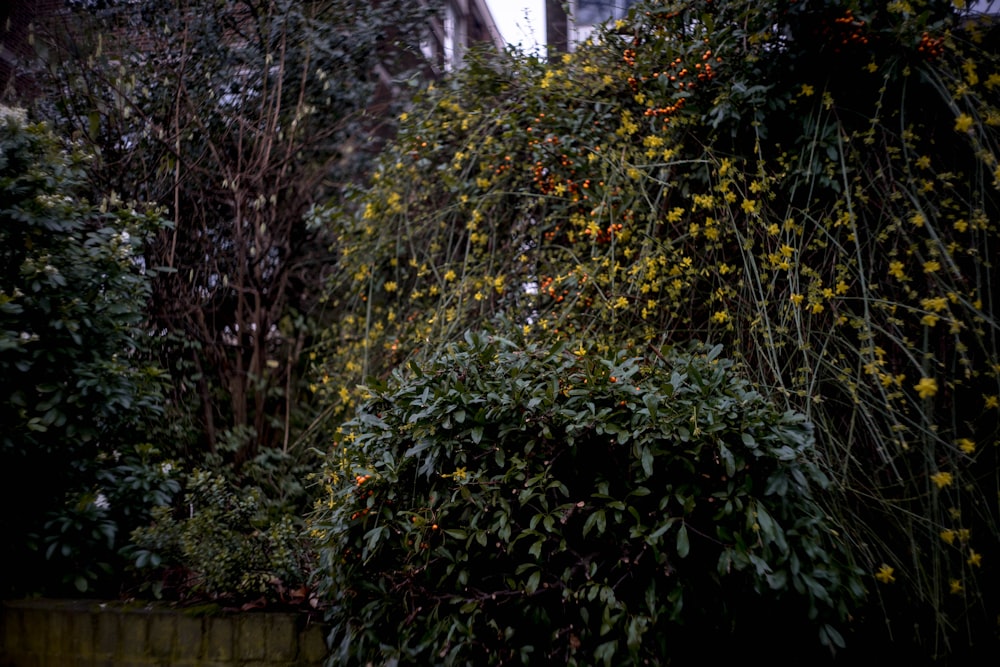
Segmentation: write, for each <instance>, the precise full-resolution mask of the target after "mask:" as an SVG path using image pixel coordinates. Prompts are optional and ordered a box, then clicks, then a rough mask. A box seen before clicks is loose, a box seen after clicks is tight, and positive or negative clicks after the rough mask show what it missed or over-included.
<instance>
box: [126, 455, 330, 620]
mask: <svg viewBox="0 0 1000 667" xmlns="http://www.w3.org/2000/svg"><path fill="white" fill-rule="evenodd" d="M280 467H281V462H280V461H267V460H260V459H258V460H255V461H252V462H248V464H247V472H248V473H252V472H265V473H266V472H275V471H280ZM281 472H282V477H281V479H282V481H285V480H290V479H294V476H293V474H292V473H294V472H297V471H292V472H291V473H290V472H288V471H281ZM302 475H303V476H304V473H303V474H302ZM231 477H232V475H231V474H230V475H226V474H225V470H224V469H223V470H222V471H221V472H213V471H210V470H206V469H201V470H195V471H193V472H192V473H191V474H190V475H188V476H187V477H186V478H185V480H184V482H185V484H184V487H185V494H184V502H183V504H182V505H181V511H177V510H176V509H175V508H174V507H172V506H169V505H163V506H160V507H158V508H157V509H156V510H155V511H154V513H153V516H152V517H151V521H150V522H149V523H148V524H147V525H144V526H140V527H138V528H137V529H136V530H135V531H134V532H133V533H132V535H131V536H130V541H129V547H128V549H127V553H128V556H129V558H130V560H131V562H132V563H133V564H134V566H135V572H136V579H137V580H138V581H139V582H141V585H140V588H144V589H146V590H147V591H148V593H149V594H152V595H154V596H155V597H158V598H167V599H171V600H179V601H182V602H184V603H185V604H192V603H196V602H205V601H209V602H213V603H217V604H220V605H226V606H228V607H242V608H257V607H264V606H268V607H274V606H282V607H285V608H289V607H302V608H306V609H311V608H313V607H315V606H317V604H318V601H317V599H316V597H315V595H314V594H313V593H312V590H311V589H310V588H309V587H308V586H307V582H308V580H309V577H310V573H311V572H312V569H313V567H314V565H315V552H314V550H313V548H312V544H311V542H310V541H309V540H308V539H306V538H304V537H303V532H302V525H301V520H300V519H299V518H298V516H299V515H300V512H297V511H295V510H298V509H299V508H298V507H295V506H293V507H285V506H282V504H281V502H280V498H281V496H282V495H284V496H286V497H287V496H294V495H295V494H294V490H293V489H284V493H283V494H282V493H281V492H279V491H278V490H276V489H274V488H270V487H268V486H267V485H266V484H250V483H245V484H244V485H243V486H239V485H237V484H236V483H235V482H234V481H233V480H232V479H231Z"/></svg>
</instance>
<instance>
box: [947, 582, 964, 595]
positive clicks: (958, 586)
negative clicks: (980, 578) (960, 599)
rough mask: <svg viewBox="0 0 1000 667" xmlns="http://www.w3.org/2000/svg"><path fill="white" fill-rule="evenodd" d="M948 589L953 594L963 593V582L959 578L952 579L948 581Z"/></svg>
mask: <svg viewBox="0 0 1000 667" xmlns="http://www.w3.org/2000/svg"><path fill="white" fill-rule="evenodd" d="M948 589H949V590H950V591H951V593H952V594H953V595H961V593H962V582H961V581H960V580H958V579H952V580H951V581H950V582H948Z"/></svg>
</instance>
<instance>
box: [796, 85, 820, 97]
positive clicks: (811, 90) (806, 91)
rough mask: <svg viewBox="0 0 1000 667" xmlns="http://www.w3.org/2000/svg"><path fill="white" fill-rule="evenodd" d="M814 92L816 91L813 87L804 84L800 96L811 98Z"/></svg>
mask: <svg viewBox="0 0 1000 667" xmlns="http://www.w3.org/2000/svg"><path fill="white" fill-rule="evenodd" d="M814 92H816V91H815V89H814V88H813V87H812V86H810V85H809V84H808V83H803V84H802V90H801V92H799V95H800V96H804V97H810V96H811V95H812V94H813V93H814Z"/></svg>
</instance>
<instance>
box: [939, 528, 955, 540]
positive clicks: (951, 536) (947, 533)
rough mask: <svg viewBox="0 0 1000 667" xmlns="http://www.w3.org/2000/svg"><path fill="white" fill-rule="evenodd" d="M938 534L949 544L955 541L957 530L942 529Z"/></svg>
mask: <svg viewBox="0 0 1000 667" xmlns="http://www.w3.org/2000/svg"><path fill="white" fill-rule="evenodd" d="M938 536H939V537H940V538H941V539H942V540H944V541H945V543H947V544H954V543H955V531H954V530H952V529H950V528H949V529H948V530H942V531H941V532H940V533H938Z"/></svg>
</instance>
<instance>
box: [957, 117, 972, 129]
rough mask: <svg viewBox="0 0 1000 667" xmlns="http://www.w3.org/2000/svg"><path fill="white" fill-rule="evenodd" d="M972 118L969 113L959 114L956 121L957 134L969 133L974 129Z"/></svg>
mask: <svg viewBox="0 0 1000 667" xmlns="http://www.w3.org/2000/svg"><path fill="white" fill-rule="evenodd" d="M972 122H973V121H972V116H970V115H969V114H967V113H963V114H959V116H958V118H956V119H955V131H956V132H968V131H969V129H970V128H971V127H972Z"/></svg>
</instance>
